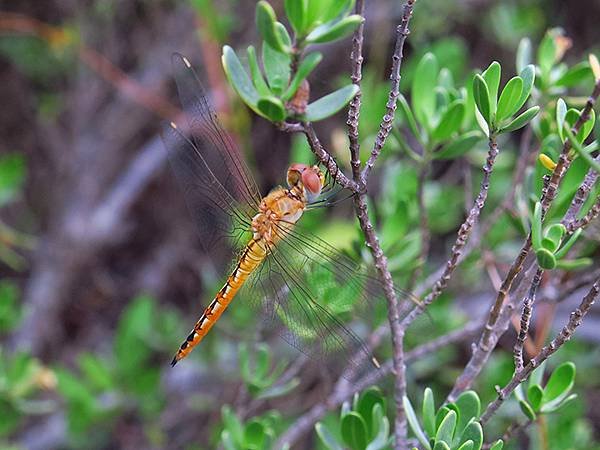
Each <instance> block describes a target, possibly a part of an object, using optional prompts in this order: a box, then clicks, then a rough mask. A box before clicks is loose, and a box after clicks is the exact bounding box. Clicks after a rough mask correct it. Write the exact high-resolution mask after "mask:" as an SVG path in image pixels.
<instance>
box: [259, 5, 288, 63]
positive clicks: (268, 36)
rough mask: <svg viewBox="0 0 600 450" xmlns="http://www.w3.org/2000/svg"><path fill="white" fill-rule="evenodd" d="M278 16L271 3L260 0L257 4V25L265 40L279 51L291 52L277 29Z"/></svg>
mask: <svg viewBox="0 0 600 450" xmlns="http://www.w3.org/2000/svg"><path fill="white" fill-rule="evenodd" d="M276 22H277V16H276V15H275V11H274V10H273V8H272V7H271V5H270V4H269V3H268V2H266V1H264V0H260V1H259V2H258V3H257V4H256V27H257V28H258V31H259V32H260V35H261V36H262V38H263V39H264V41H265V42H266V43H267V44H269V46H271V48H273V49H274V50H277V51H278V52H282V53H286V52H289V51H290V49H289V47H286V45H285V44H284V42H283V41H282V39H281V37H280V35H279V33H278V32H277V29H276V26H275V24H276Z"/></svg>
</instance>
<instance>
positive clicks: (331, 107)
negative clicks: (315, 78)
mask: <svg viewBox="0 0 600 450" xmlns="http://www.w3.org/2000/svg"><path fill="white" fill-rule="evenodd" d="M357 92H358V86H356V85H354V84H349V85H347V86H344V87H343V88H341V89H338V90H337V91H334V92H332V93H331V94H327V95H326V96H324V97H321V98H320V99H319V100H317V101H315V102H313V103H310V104H309V105H308V106H307V107H306V114H304V117H303V119H304V120H306V121H308V122H316V121H317V120H323V119H325V118H326V117H329V116H332V115H334V114H335V113H336V112H338V111H339V110H340V109H342V108H343V107H344V106H346V105H347V104H348V102H349V101H350V100H352V97H354V96H355V95H356V93H357Z"/></svg>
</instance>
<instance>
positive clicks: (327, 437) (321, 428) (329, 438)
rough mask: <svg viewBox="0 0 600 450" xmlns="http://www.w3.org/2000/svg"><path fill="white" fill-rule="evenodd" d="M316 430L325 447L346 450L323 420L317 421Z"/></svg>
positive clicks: (331, 449) (330, 449) (332, 449)
mask: <svg viewBox="0 0 600 450" xmlns="http://www.w3.org/2000/svg"><path fill="white" fill-rule="evenodd" d="M315 430H316V432H317V435H318V436H319V438H320V439H321V442H323V444H324V445H325V447H327V448H328V449H329V450H344V447H343V445H342V444H340V443H339V442H338V441H337V439H336V438H335V437H334V436H333V434H332V433H331V432H330V431H329V430H328V429H327V427H325V425H323V424H322V423H321V422H317V424H316V425H315Z"/></svg>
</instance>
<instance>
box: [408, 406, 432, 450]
mask: <svg viewBox="0 0 600 450" xmlns="http://www.w3.org/2000/svg"><path fill="white" fill-rule="evenodd" d="M402 404H403V405H404V411H405V412H406V419H407V421H408V425H409V426H410V429H411V430H412V432H413V433H414V434H415V436H416V438H417V439H418V440H419V442H420V443H421V445H422V446H423V447H424V448H426V449H427V450H431V446H430V445H429V439H427V436H425V433H424V432H423V429H422V428H421V425H420V424H419V419H418V418H417V415H416V414H415V410H414V408H413V407H412V404H411V403H410V400H409V399H408V397H406V396H405V397H404V398H403V399H402Z"/></svg>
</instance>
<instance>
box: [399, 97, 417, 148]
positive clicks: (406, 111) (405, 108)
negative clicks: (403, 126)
mask: <svg viewBox="0 0 600 450" xmlns="http://www.w3.org/2000/svg"><path fill="white" fill-rule="evenodd" d="M398 104H399V105H400V109H401V110H402V115H403V117H404V118H405V119H406V122H407V123H408V127H409V128H410V131H411V132H412V134H413V136H414V137H415V138H417V140H418V141H419V142H420V141H421V133H420V131H419V127H418V126H417V121H416V120H415V116H414V115H413V113H412V110H411V109H410V106H409V105H408V102H407V101H406V98H405V97H404V95H402V94H400V95H399V96H398Z"/></svg>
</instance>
